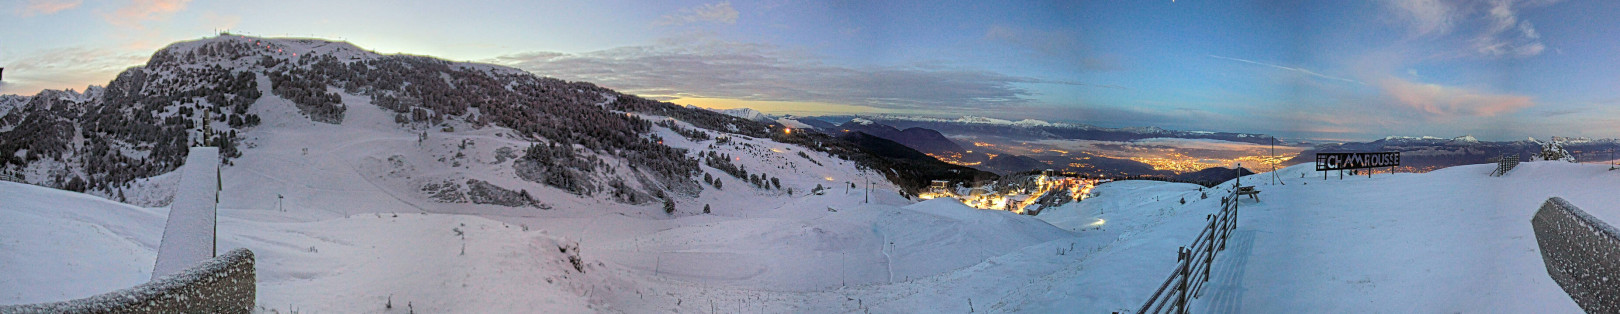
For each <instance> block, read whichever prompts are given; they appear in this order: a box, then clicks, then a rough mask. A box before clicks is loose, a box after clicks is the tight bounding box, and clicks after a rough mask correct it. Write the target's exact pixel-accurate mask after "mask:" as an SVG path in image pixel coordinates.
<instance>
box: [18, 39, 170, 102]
mask: <svg viewBox="0 0 1620 314" xmlns="http://www.w3.org/2000/svg"><path fill="white" fill-rule="evenodd" d="M146 59H147V57H146V56H144V55H141V54H136V53H128V52H122V51H114V50H108V49H97V48H85V47H75V48H62V49H50V50H43V51H40V52H38V53H35V54H31V55H27V56H24V57H22V58H18V59H15V60H4V61H5V63H6V73H5V79H6V85H4V86H3V90H0V93H7V94H13V93H15V94H24V95H31V94H34V93H37V92H39V91H40V90H42V89H64V88H83V87H84V86H86V85H91V84H95V85H105V84H107V82H109V81H112V79H113V78H114V77H117V76H118V73H119V72H123V71H124V70H125V69H128V68H129V67H132V66H136V65H140V64H141V63H144V62H146Z"/></svg>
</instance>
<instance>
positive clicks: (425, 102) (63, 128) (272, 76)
mask: <svg viewBox="0 0 1620 314" xmlns="http://www.w3.org/2000/svg"><path fill="white" fill-rule="evenodd" d="M7 99H8V100H9V101H10V102H11V103H15V102H18V101H21V100H19V99H26V100H27V102H26V103H23V104H22V105H9V106H8V108H20V109H15V110H9V111H10V112H7V113H5V114H4V115H3V116H0V121H3V122H4V123H5V124H3V125H0V128H4V129H0V159H3V161H4V165H3V167H0V171H4V172H6V173H8V174H12V175H13V176H15V177H20V178H21V179H22V181H24V182H28V183H31V184H38V185H44V186H51V187H59V188H65V189H69V190H75V191H90V192H91V193H93V194H98V195H103V196H106V197H109V198H113V199H122V200H128V198H129V197H128V194H131V193H137V194H150V193H149V192H147V191H149V190H151V189H153V188H159V187H157V186H156V185H161V184H157V183H151V184H148V183H149V182H152V181H153V180H152V179H151V178H156V177H160V176H161V175H162V174H164V173H167V172H169V171H172V170H173V169H176V168H177V167H178V166H179V164H180V163H181V162H182V160H183V157H184V154H185V149H184V148H185V147H187V146H191V145H199V144H200V145H211V146H219V147H220V148H221V152H222V154H223V155H224V156H225V158H226V164H227V165H230V164H235V163H237V162H238V161H239V159H241V158H248V157H251V156H247V155H249V154H251V153H252V151H254V150H253V149H252V148H255V147H260V146H262V145H268V143H270V142H275V141H279V140H283V139H281V138H279V137H280V136H282V135H281V134H283V133H282V132H281V131H282V130H286V129H287V128H302V129H330V130H328V131H331V132H338V133H336V134H344V133H352V132H355V131H354V130H350V129H351V127H352V126H354V125H355V124H359V125H360V126H361V127H363V128H369V129H376V130H379V131H386V132H383V133H378V134H373V135H359V134H350V136H354V137H355V138H357V139H361V140H368V138H366V136H372V137H376V138H372V139H370V140H377V139H382V138H405V139H411V138H415V139H416V140H417V142H418V143H419V145H423V146H424V147H426V146H425V145H428V144H429V142H430V141H434V140H437V139H438V138H439V136H436V135H440V134H459V133H457V132H482V133H487V134H485V135H487V136H495V137H497V138H502V139H504V140H502V141H503V142H504V143H503V144H500V146H502V147H496V148H500V149H499V150H491V151H488V152H486V153H488V154H493V155H494V156H496V157H497V158H496V159H495V160H496V161H485V163H489V164H494V165H498V167H496V168H498V169H487V170H491V171H496V173H483V172H481V171H479V170H478V169H471V168H476V167H474V166H471V165H469V164H470V163H471V161H470V160H467V159H466V158H467V157H466V155H467V154H468V153H472V152H473V151H475V150H479V149H473V148H470V147H471V146H473V145H476V143H477V141H476V140H474V139H470V138H469V139H463V140H465V142H462V143H453V144H454V145H453V146H454V148H455V150H454V151H453V152H452V151H444V152H436V153H442V154H444V155H424V156H421V158H426V159H429V160H396V159H391V158H390V157H391V156H377V157H378V159H379V160H385V161H387V162H388V163H391V164H393V165H395V166H397V167H408V166H414V167H418V168H421V167H426V166H424V165H425V164H427V163H429V162H431V163H432V164H437V165H436V166H433V167H428V168H427V169H418V170H419V171H422V172H427V173H439V174H437V175H432V176H429V177H431V178H432V179H427V178H424V177H423V176H422V175H421V174H413V173H410V171H405V172H401V173H392V174H395V175H398V176H401V177H406V178H410V180H412V181H413V182H410V183H409V184H408V185H405V186H401V187H400V188H401V189H404V190H407V191H414V192H411V193H428V194H432V195H434V197H435V199H436V200H439V201H450V202H474V203H496V204H508V205H523V206H541V205H542V204H541V202H538V201H532V200H523V199H525V198H529V197H530V196H525V195H532V194H533V193H530V192H531V191H528V190H533V189H522V188H516V187H515V186H518V185H521V184H516V183H505V184H499V183H492V182H505V181H509V180H506V179H513V180H516V182H529V183H538V184H541V185H543V186H546V187H549V188H554V189H559V190H563V191H566V192H567V193H569V194H572V195H576V196H578V197H584V198H598V197H605V198H608V199H611V200H613V201H616V202H624V203H630V204H641V203H647V202H655V201H657V200H660V199H670V198H672V196H678V197H679V198H691V197H695V196H696V195H699V193H701V191H703V190H705V189H710V188H713V187H712V185H713V184H712V182H713V181H712V180H708V181H710V182H700V181H701V180H698V178H700V177H702V176H703V175H704V174H706V173H709V174H711V176H712V174H719V173H717V172H712V171H708V170H706V169H713V168H705V167H704V165H706V164H709V163H714V164H720V161H718V160H717V156H719V155H710V154H706V153H707V152H711V151H718V150H721V149H720V146H729V145H741V144H748V145H757V143H753V142H754V140H743V138H749V139H759V140H764V141H766V142H781V143H789V145H792V146H794V147H800V148H801V149H802V150H804V151H805V152H806V153H807V154H809V153H815V154H819V156H821V157H819V158H823V159H824V160H825V161H830V160H831V159H839V160H849V161H853V162H854V163H852V164H849V166H851V167H853V166H854V165H855V164H859V165H860V167H861V168H870V169H886V170H891V171H885V172H884V173H885V174H886V179H890V180H895V181H896V182H899V184H900V186H901V187H903V188H905V189H911V190H915V189H916V188H920V187H921V186H922V185H925V184H926V181H927V180H928V179H929V178H920V177H913V176H912V175H911V174H909V173H910V172H908V171H894V170H895V169H893V168H894V167H896V166H897V164H895V163H893V162H887V161H885V160H883V159H882V158H877V157H873V156H872V155H870V154H867V153H865V152H864V150H863V149H861V148H860V147H857V146H854V145H852V144H850V143H847V142H842V141H840V140H838V139H836V138H833V137H831V136H827V135H824V134H815V133H805V132H799V133H791V134H783V133H781V132H780V129H781V127H782V126H781V124H779V123H777V122H775V121H771V120H763V121H757V120H753V119H751V118H736V117H733V116H729V115H724V114H716V113H713V112H710V111H707V110H698V109H691V108H686V107H682V106H677V105H673V104H669V103H665V102H658V101H653V100H648V99H644V98H640V97H636V96H634V95H626V94H622V93H618V92H616V91H613V90H609V89H606V88H602V87H598V86H595V85H593V84H591V83H586V82H568V81H562V80H558V79H553V78H548V77H542V76H538V75H534V74H531V73H527V72H524V71H521V70H517V69H513V68H507V67H502V66H496V65H489V64H478V63H459V62H449V61H444V60H440V59H435V58H431V57H422V56H412V55H382V54H377V53H373V52H370V51H366V50H364V49H361V48H359V47H357V46H354V45H352V44H349V43H344V42H330V41H322V40H314V39H288V38H256V37H247V36H237V35H222V36H219V37H213V38H206V39H201V40H194V41H186V42H179V43H175V44H172V45H170V46H168V47H165V48H163V49H162V50H159V51H157V52H156V53H154V54H153V56H152V58H151V59H150V61H148V63H147V64H146V65H144V66H140V67H135V68H131V69H129V70H127V71H125V72H123V73H121V74H120V75H119V76H118V78H117V79H116V80H114V81H113V82H111V83H110V84H109V85H108V86H107V87H106V88H105V89H103V88H99V87H92V88H90V89H87V90H86V92H83V93H79V92H74V91H45V92H41V93H40V94H39V95H36V96H33V97H28V98H17V97H13V98H7ZM284 105H290V106H291V107H288V108H290V109H291V110H292V111H291V112H285V111H282V109H283V108H284V107H282V106H284ZM733 113H735V114H741V115H744V116H749V117H753V118H769V117H768V116H765V115H763V114H760V113H759V112H758V111H753V110H742V111H737V112H733ZM272 115H274V116H272ZM355 119H359V120H355ZM662 120H668V121H662ZM653 121H659V125H654V123H653ZM671 137H685V138H688V140H689V141H692V142H712V141H715V140H717V139H718V140H723V141H725V142H723V143H721V144H719V145H709V144H703V145H692V146H687V147H675V146H672V145H671V143H672V142H671V141H670V139H671ZM727 144H729V145H727ZM440 148H443V147H440ZM311 149H313V148H311ZM491 149H495V148H491ZM739 149H741V148H739ZM315 153H320V151H316V152H315ZM807 156H811V157H805V158H808V159H815V158H816V157H814V156H818V155H807ZM407 159H408V158H407ZM824 160H816V162H815V163H812V164H825V162H824ZM806 162H809V160H806ZM244 166H246V165H244ZM764 167H769V168H773V169H778V168H784V167H786V165H782V164H775V163H772V164H770V165H769V166H762V165H761V166H756V167H754V168H749V169H746V170H752V171H754V172H752V173H750V172H747V171H740V170H744V169H737V170H739V171H732V172H730V173H734V174H736V177H738V178H740V179H743V180H744V181H749V182H750V185H752V186H756V187H760V186H762V184H758V183H753V182H754V181H758V180H765V179H772V178H776V177H781V176H784V175H786V173H774V172H776V171H761V170H764V169H763V168H764ZM246 168H252V167H250V166H249V167H246ZM458 168H459V169H461V170H459V171H450V172H448V173H442V172H444V171H447V170H449V169H458ZM970 171H971V170H970ZM748 175H753V176H752V177H750V176H748ZM159 181H161V180H159ZM706 186H708V187H706ZM737 187H742V186H737ZM775 188H776V187H775V185H774V184H773V185H772V186H771V189H772V190H773V189H775ZM799 188H801V191H802V190H803V189H808V188H809V187H799ZM423 191H427V192H423ZM120 195H123V196H120ZM162 199H163V198H161V197H158V198H157V200H154V201H155V202H157V203H141V204H143V205H159V204H162ZM514 199H516V200H514Z"/></svg>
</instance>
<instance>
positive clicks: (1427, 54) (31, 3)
mask: <svg viewBox="0 0 1620 314" xmlns="http://www.w3.org/2000/svg"><path fill="white" fill-rule="evenodd" d="M0 3H3V5H0V67H4V68H5V72H4V81H3V82H4V83H3V85H0V93H3V94H24V95H32V94H34V93H36V92H38V91H39V90H41V89H64V88H73V89H78V90H82V89H83V88H84V87H85V86H87V85H105V84H106V83H107V82H108V81H109V80H111V79H112V78H113V76H115V75H116V74H117V73H118V72H119V71H122V70H123V69H125V68H127V67H130V66H135V65H139V64H142V63H144V62H145V60H146V58H147V57H148V56H150V55H151V54H152V52H153V51H155V50H157V49H161V48H162V47H163V46H164V45H167V44H168V43H171V42H175V41H181V40H189V39H197V38H202V37H205V36H213V35H215V34H216V32H217V31H219V30H229V31H231V32H233V33H240V34H246V35H253V36H267V37H280V36H295V37H317V38H325V39H332V40H346V41H350V42H353V43H354V44H356V45H359V46H361V47H364V48H368V49H373V50H376V51H378V52H383V53H409V54H417V55H430V56H436V57H441V58H446V59H451V60H458V61H477V62H490V63H496V64H503V65H509V66H513V67H518V68H522V69H525V70H529V71H532V72H535V73H537V74H540V75H546V76H553V77H558V78H563V79H569V80H584V81H591V82H595V83H598V84H601V85H603V86H606V87H610V88H614V89H618V90H620V91H624V92H628V93H634V94H640V95H643V96H649V97H653V98H658V99H665V100H671V101H673V102H676V103H682V104H697V105H702V106H707V107H719V108H730V107H752V108H756V109H760V110H761V111H765V112H768V113H793V114H805V115H821V114H846V113H898V114H913V115H931V116H961V115H979V116H989V117H996V118H1004V119H1014V120H1017V119H1025V118H1035V119H1042V120H1048V121H1066V122H1079V123H1089V124H1095V125H1100V126H1109V127H1122V126H1159V127H1164V128H1170V129H1185V130H1212V131H1233V132H1258V133H1268V134H1276V135H1279V136H1283V137H1294V138H1311V139H1329V140H1368V139H1373V138H1378V137H1383V136H1386V135H1413V136H1420V135H1433V136H1444V137H1452V136H1461V135H1465V134H1472V135H1474V136H1476V137H1479V138H1481V139H1484V140H1518V139H1523V138H1524V137H1527V136H1534V137H1538V138H1543V137H1548V136H1553V135H1559V136H1589V137H1620V92H1617V91H1620V75H1617V74H1620V37H1616V36H1615V35H1614V34H1620V21H1617V20H1616V19H1615V18H1614V17H1615V16H1620V1H1556V0H1554V1H1512V0H1502V1H1436V0H1421V1H1207V0H1179V1H1169V0H1165V1H1054V2H1048V3H1038V2H1016V3H996V4H989V3H958V2H957V1H915V2H910V1H868V2H844V1H772V0H767V1H737V2H724V1H722V2H701V1H698V2H687V1H567V2H540V1H444V2H428V1H331V0H286V1H185V0H140V1H116V0H110V1H97V0H0Z"/></svg>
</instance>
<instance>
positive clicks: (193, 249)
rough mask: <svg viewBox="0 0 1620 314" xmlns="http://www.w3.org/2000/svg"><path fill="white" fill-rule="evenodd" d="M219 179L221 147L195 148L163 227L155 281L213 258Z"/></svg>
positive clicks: (190, 155) (187, 162)
mask: <svg viewBox="0 0 1620 314" xmlns="http://www.w3.org/2000/svg"><path fill="white" fill-rule="evenodd" d="M219 180H220V178H219V148H217V147H192V148H191V152H190V153H188V154H187V155H186V163H185V166H182V167H181V168H180V186H179V187H178V190H177V191H175V196H174V204H173V205H171V206H170V210H169V219H168V223H166V224H164V227H163V241H162V243H161V245H159V246H158V257H157V266H156V268H154V269H153V270H152V279H157V278H158V277H163V276H166V275H169V274H173V273H178V272H180V271H183V270H186V268H191V266H193V265H196V264H197V263H200V262H202V261H206V260H208V259H211V258H214V252H215V248H214V232H215V229H216V228H215V222H216V221H217V220H218V216H219V215H218V214H216V212H217V208H216V207H215V203H216V201H217V200H218V199H219Z"/></svg>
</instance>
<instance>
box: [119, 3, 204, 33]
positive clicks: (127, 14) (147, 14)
mask: <svg viewBox="0 0 1620 314" xmlns="http://www.w3.org/2000/svg"><path fill="white" fill-rule="evenodd" d="M188 2H191V0H133V1H130V2H129V5H126V6H123V7H120V8H118V10H115V11H113V12H112V13H110V14H106V15H104V16H103V17H105V18H106V19H107V23H109V24H112V25H116V26H122V27H132V28H140V29H144V28H146V26H145V25H144V23H146V22H150V21H157V20H162V19H163V18H166V17H168V15H169V14H170V13H174V12H179V11H180V10H184V9H185V8H186V3H188Z"/></svg>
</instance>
